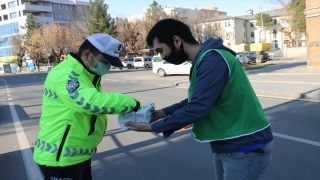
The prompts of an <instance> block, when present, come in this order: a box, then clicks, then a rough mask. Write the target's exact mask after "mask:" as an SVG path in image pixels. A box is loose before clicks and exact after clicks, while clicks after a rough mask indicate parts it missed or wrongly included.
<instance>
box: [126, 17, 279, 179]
mask: <svg viewBox="0 0 320 180" xmlns="http://www.w3.org/2000/svg"><path fill="white" fill-rule="evenodd" d="M147 44H148V45H149V46H151V47H153V48H154V49H155V51H156V52H157V53H160V54H161V58H162V59H165V60H166V61H168V62H170V63H172V64H181V63H183V62H184V61H192V67H191V71H190V77H189V78H190V86H189V89H188V98H187V99H185V100H183V101H181V102H179V103H176V104H173V105H171V106H169V107H166V108H164V109H161V110H156V111H154V118H153V119H152V122H153V123H152V124H147V123H132V122H128V123H127V124H126V125H127V126H130V128H131V130H134V131H146V132H156V133H161V132H162V133H163V135H164V137H165V138H166V137H169V136H170V135H171V134H172V133H174V132H175V131H177V130H179V129H181V128H182V127H184V126H186V125H188V124H193V127H192V135H193V136H194V138H195V140H196V141H198V142H201V143H205V142H208V143H210V145H211V149H212V152H213V159H214V170H215V176H216V179H217V180H257V179H260V178H261V176H262V174H263V173H264V172H265V170H266V168H267V167H268V165H269V163H270V161H271V158H272V150H273V135H272V132H271V129H270V123H269V122H268V120H267V119H266V116H265V114H264V112H263V109H262V107H261V105H260V102H259V100H258V98H257V97H256V95H255V93H254V91H253V89H252V87H251V84H250V82H249V80H248V78H247V76H246V74H245V73H244V71H243V69H242V67H241V65H240V64H239V62H238V61H237V59H236V58H235V55H236V54H235V52H234V51H232V50H231V49H229V48H227V47H225V46H224V45H223V42H222V40H221V38H215V39H214V38H211V39H208V40H207V41H205V42H204V43H203V44H202V45H200V44H199V43H198V42H197V41H196V40H195V38H194V37H193V36H192V34H191V31H190V29H189V27H188V26H187V25H186V24H184V23H182V22H180V21H178V20H174V19H165V20H161V21H159V22H158V23H156V24H155V25H154V27H153V28H152V29H151V30H150V32H149V34H148V36H147Z"/></svg>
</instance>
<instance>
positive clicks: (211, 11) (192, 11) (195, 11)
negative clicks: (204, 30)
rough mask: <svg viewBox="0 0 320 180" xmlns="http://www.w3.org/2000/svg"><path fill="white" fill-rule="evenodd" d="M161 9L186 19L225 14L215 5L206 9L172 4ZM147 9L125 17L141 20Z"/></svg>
mask: <svg viewBox="0 0 320 180" xmlns="http://www.w3.org/2000/svg"><path fill="white" fill-rule="evenodd" d="M162 9H163V11H164V12H165V13H166V14H167V15H169V16H171V17H174V16H179V17H181V18H182V19H187V18H191V17H196V18H199V19H206V18H209V17H214V16H219V15H226V14H227V13H226V12H223V11H218V8H217V7H211V8H208V9H202V8H189V7H186V8H183V7H172V6H164V7H163V8H162ZM147 14H148V9H143V10H142V11H141V12H140V13H139V14H133V15H130V16H128V17H127V19H128V21H131V22H134V21H136V20H143V19H145V18H146V17H147Z"/></svg>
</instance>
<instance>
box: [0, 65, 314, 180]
mask: <svg viewBox="0 0 320 180" xmlns="http://www.w3.org/2000/svg"><path fill="white" fill-rule="evenodd" d="M45 77H46V74H45V73H32V74H17V75H4V76H0V143H1V146H0V166H1V168H0V179H28V177H29V179H30V177H35V175H36V174H37V172H36V171H37V168H36V166H35V167H33V166H32V164H30V161H32V159H30V157H31V156H32V154H31V152H32V147H33V146H34V142H35V139H36V137H37V133H38V131H39V126H38V120H39V117H40V115H41V96H42V93H43V91H42V89H43V85H42V84H43V82H44V80H45ZM1 79H3V80H5V82H6V83H7V86H8V88H5V82H4V81H3V80H1ZM187 79H188V76H168V77H164V78H161V77H158V76H157V75H154V74H152V72H151V70H144V69H138V70H121V71H120V70H118V69H114V70H112V71H111V72H110V74H108V75H106V76H105V77H103V80H102V82H101V84H102V86H103V89H104V90H105V91H107V92H122V93H125V94H128V95H130V96H133V97H135V98H137V99H138V100H140V101H141V102H142V103H143V104H145V103H148V102H154V103H155V104H156V108H157V109H158V108H163V107H165V106H168V105H170V104H172V103H174V102H178V101H180V100H183V99H184V98H186V97H187V89H185V88H178V87H176V86H174V85H173V83H174V82H176V81H182V80H187ZM259 99H260V102H261V104H262V106H263V108H264V110H265V113H266V115H267V118H268V119H269V121H270V123H271V127H272V130H273V132H274V137H275V140H274V141H275V149H274V156H273V161H272V163H271V165H270V166H269V168H268V170H267V172H266V174H265V175H264V177H263V179H264V180H271V179H272V180H287V179H288V180H301V179H308V180H317V179H319V176H320V161H319V157H320V131H319V127H320V103H316V102H308V101H293V100H287V99H272V98H259ZM8 104H9V105H8ZM10 107H11V110H10ZM12 109H15V111H16V112H17V115H18V116H14V114H13V116H12V115H11V111H12ZM17 118H18V121H17ZM13 119H15V121H14V122H13ZM19 122H20V123H21V127H22V128H19ZM28 146H29V147H28ZM92 169H93V177H94V179H97V180H98V179H109V180H118V179H121V180H126V179H128V180H131V179H137V180H140V179H147V180H148V179H166V180H171V179H172V180H173V179H188V180H189V179H190V180H194V179H195V180H198V179H201V180H202V179H203V180H205V179H213V177H214V174H213V166H212V154H211V152H210V146H209V145H208V144H201V143H198V142H196V141H194V140H193V138H192V136H191V135H190V130H184V131H179V132H177V133H175V134H174V135H172V136H171V137H170V138H167V139H163V138H162V135H161V134H154V133H137V132H129V131H128V132H123V131H122V130H121V129H120V127H119V125H118V123H117V116H116V115H112V116H109V124H108V131H107V133H106V134H105V138H103V141H102V143H101V144H100V145H99V147H98V151H97V154H96V155H95V156H94V158H93V159H92ZM30 173H31V175H30Z"/></svg>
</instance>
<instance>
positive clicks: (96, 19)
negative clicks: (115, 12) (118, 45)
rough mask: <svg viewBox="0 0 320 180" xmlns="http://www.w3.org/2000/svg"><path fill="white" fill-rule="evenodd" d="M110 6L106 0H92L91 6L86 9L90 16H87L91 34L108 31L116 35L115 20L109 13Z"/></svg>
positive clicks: (107, 32)
mask: <svg viewBox="0 0 320 180" xmlns="http://www.w3.org/2000/svg"><path fill="white" fill-rule="evenodd" d="M108 8H109V6H108V5H107V4H105V3H104V0H93V1H92V0H90V6H88V7H87V6H86V7H85V10H86V12H87V13H88V15H89V17H87V18H85V21H86V22H87V24H88V26H89V30H90V33H91V34H95V33H106V34H109V35H111V36H114V37H116V36H117V32H116V27H115V20H114V19H113V18H112V17H111V16H110V14H108Z"/></svg>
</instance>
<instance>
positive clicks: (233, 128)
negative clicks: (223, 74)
mask: <svg viewBox="0 0 320 180" xmlns="http://www.w3.org/2000/svg"><path fill="white" fill-rule="evenodd" d="M210 51H216V52H218V53H219V54H220V55H221V56H222V57H223V58H224V60H225V61H226V63H227V65H228V68H229V79H228V82H227V84H226V86H225V87H224V88H223V90H222V92H221V94H220V95H219V97H218V99H217V101H216V102H215V104H214V105H213V107H212V108H211V110H210V112H209V113H208V114H207V115H206V116H205V117H204V118H203V119H201V120H198V121H196V122H195V123H194V125H193V128H192V134H193V135H194V138H195V140H197V141H199V142H210V141H219V140H227V139H233V138H237V137H241V136H246V135H250V134H253V133H255V132H258V131H261V130H263V129H265V128H267V127H268V126H269V125H270V124H269V122H268V120H267V119H266V116H265V114H264V112H263V109H262V107H261V104H260V102H259V100H258V98H257V97H256V95H255V93H254V91H253V89H252V87H251V84H250V82H249V80H248V78H247V76H246V74H245V73H244V71H243V69H242V67H241V65H240V64H239V62H237V59H236V58H235V57H234V56H233V55H232V54H231V53H230V52H229V51H226V50H222V49H209V50H207V51H205V52H203V53H202V54H201V55H200V56H199V58H198V59H197V61H196V62H195V65H194V67H193V70H192V75H191V79H190V87H189V89H188V100H189V102H190V101H192V92H193V88H194V85H195V81H196V78H197V77H196V74H197V68H198V66H199V63H200V61H201V59H202V58H203V56H204V55H205V54H207V53H208V52H210ZM213 93H214V92H213Z"/></svg>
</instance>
